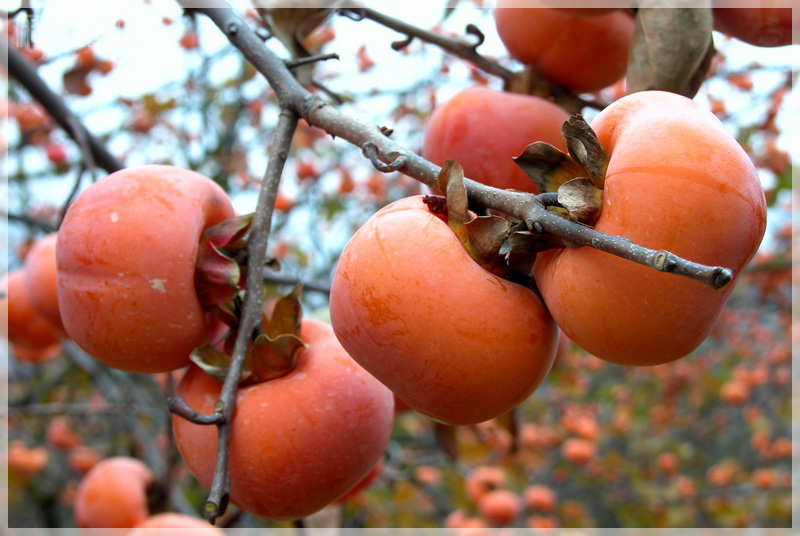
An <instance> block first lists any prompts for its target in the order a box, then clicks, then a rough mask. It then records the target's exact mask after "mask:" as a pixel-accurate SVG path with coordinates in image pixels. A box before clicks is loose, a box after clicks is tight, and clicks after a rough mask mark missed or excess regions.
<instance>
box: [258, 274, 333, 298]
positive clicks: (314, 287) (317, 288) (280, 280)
mask: <svg viewBox="0 0 800 536" xmlns="http://www.w3.org/2000/svg"><path fill="white" fill-rule="evenodd" d="M264 282H265V283H271V284H273V285H289V286H292V287H293V286H295V285H297V284H298V283H300V284H301V285H302V286H303V292H304V293H305V292H319V293H320V294H330V293H331V284H330V283H319V282H316V281H306V280H303V279H298V278H296V277H289V276H279V275H275V274H264Z"/></svg>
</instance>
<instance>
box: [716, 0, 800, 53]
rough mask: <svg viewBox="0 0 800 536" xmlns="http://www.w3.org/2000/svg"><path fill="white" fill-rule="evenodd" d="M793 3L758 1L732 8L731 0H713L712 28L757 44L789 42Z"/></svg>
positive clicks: (783, 44) (787, 43)
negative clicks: (727, 0)
mask: <svg viewBox="0 0 800 536" xmlns="http://www.w3.org/2000/svg"><path fill="white" fill-rule="evenodd" d="M792 3H793V2H791V1H789V0H759V1H758V2H752V1H748V2H746V3H744V2H742V4H744V5H745V6H746V7H731V5H732V4H731V3H730V2H720V1H719V0H714V2H713V4H714V29H715V30H717V31H719V32H722V33H725V34H728V35H730V36H732V37H735V38H737V39H740V40H742V41H744V42H745V43H749V44H751V45H755V46H759V47H780V46H785V45H791V44H792ZM717 5H724V7H716V6H717ZM795 9H797V7H796V6H795Z"/></svg>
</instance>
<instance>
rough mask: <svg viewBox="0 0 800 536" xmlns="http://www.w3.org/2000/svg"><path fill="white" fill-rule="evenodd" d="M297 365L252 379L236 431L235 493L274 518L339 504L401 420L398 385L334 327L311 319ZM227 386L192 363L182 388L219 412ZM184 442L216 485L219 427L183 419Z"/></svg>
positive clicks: (243, 393) (202, 476)
mask: <svg viewBox="0 0 800 536" xmlns="http://www.w3.org/2000/svg"><path fill="white" fill-rule="evenodd" d="M300 336H301V338H302V339H303V341H305V342H306V343H307V344H308V348H303V349H300V350H299V351H298V354H297V357H298V361H297V366H296V368H295V369H294V370H293V371H292V372H291V373H289V374H288V375H286V376H283V377H280V378H277V379H273V380H270V381H266V382H262V383H256V384H253V385H248V386H243V387H241V388H240V389H239V391H238V393H237V401H236V410H235V413H234V417H233V422H232V423H231V427H232V428H231V438H230V478H231V491H230V500H231V502H233V503H235V504H236V505H238V506H239V507H241V508H243V509H244V510H247V511H248V512H252V513H254V514H256V515H259V516H263V517H266V518H268V519H276V520H287V519H299V518H302V517H305V516H307V515H310V514H312V513H314V512H316V511H318V510H320V509H321V508H323V507H324V506H326V505H328V504H330V503H331V502H333V501H335V500H336V499H337V498H339V497H341V496H342V495H344V494H345V493H346V492H347V491H348V490H350V489H351V488H353V486H355V485H356V484H357V483H358V482H359V481H360V480H361V479H363V478H364V477H365V476H366V475H367V473H369V472H370V470H372V469H373V468H374V466H375V464H376V463H377V461H378V460H379V459H380V458H381V456H382V455H383V451H384V449H385V448H386V446H387V444H388V441H389V435H390V433H391V429H392V423H393V421H394V408H393V397H392V393H391V391H389V390H388V389H387V388H386V387H384V386H383V385H381V384H380V383H379V382H378V381H377V380H376V379H375V378H373V377H372V376H370V375H369V374H368V373H367V372H366V371H365V370H364V369H363V368H361V367H360V366H359V365H358V364H357V363H356V362H355V361H354V360H353V359H352V358H351V357H350V356H349V355H347V353H346V352H345V350H344V348H342V347H341V345H340V344H339V342H338V341H337V340H336V337H335V336H334V334H333V330H332V329H331V327H330V326H328V325H327V324H323V323H321V322H317V321H314V320H304V321H303V323H302V326H301V331H300ZM221 387H222V384H221V383H220V382H219V381H217V380H215V379H214V378H212V377H210V376H208V375H207V374H205V373H204V372H203V371H202V370H201V369H200V368H199V367H196V366H192V367H191V368H190V369H189V370H188V371H187V373H186V375H185V376H184V377H183V379H182V380H181V382H180V384H179V385H178V388H177V394H178V395H179V396H181V397H183V398H184V399H185V400H186V402H187V403H188V404H189V405H190V406H191V407H193V408H194V409H195V410H196V411H198V412H200V413H213V406H214V403H215V402H216V400H217V399H218V398H219V393H220V390H221ZM172 425H173V429H174V432H175V442H176V444H177V446H178V450H179V451H180V453H181V455H182V457H183V459H184V461H185V462H186V465H187V466H188V468H189V470H190V471H191V472H192V474H194V476H195V478H197V480H198V481H199V482H200V483H201V484H202V485H204V486H206V487H210V486H211V482H212V480H213V473H214V459H215V456H216V445H217V429H216V427H213V426H202V425H197V424H193V423H191V422H189V421H187V420H185V419H182V418H180V417H176V416H174V417H173V419H172Z"/></svg>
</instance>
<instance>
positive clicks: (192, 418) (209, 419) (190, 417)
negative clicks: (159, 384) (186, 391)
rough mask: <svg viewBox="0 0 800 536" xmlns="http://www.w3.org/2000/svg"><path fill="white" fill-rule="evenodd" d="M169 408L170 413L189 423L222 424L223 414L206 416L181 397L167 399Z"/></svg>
mask: <svg viewBox="0 0 800 536" xmlns="http://www.w3.org/2000/svg"><path fill="white" fill-rule="evenodd" d="M167 408H168V409H169V412H170V413H172V414H174V415H177V416H178V417H182V418H184V419H186V420H187V421H189V422H193V423H194V424H203V425H208V424H219V423H221V422H222V414H220V413H214V414H212V415H204V414H202V413H198V412H196V411H195V410H193V409H192V407H191V406H189V404H188V403H186V400H184V399H183V398H182V397H180V396H171V397H169V398H168V399H167Z"/></svg>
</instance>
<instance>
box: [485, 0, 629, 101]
mask: <svg viewBox="0 0 800 536" xmlns="http://www.w3.org/2000/svg"><path fill="white" fill-rule="evenodd" d="M520 5H523V3H522V2H520V0H498V2H497V8H496V9H495V11H494V18H495V23H496V25H497V33H498V34H499V35H500V39H502V41H503V44H504V45H505V47H506V49H508V52H509V53H510V54H511V55H512V56H513V57H514V58H516V59H518V60H519V61H521V62H522V63H526V64H532V65H533V66H534V67H535V68H536V70H537V71H538V72H539V73H541V74H542V76H544V77H545V78H547V79H548V80H550V81H551V82H553V83H555V84H557V85H559V86H563V87H565V88H568V89H571V90H572V91H574V92H576V93H582V92H586V91H597V90H600V89H603V88H604V87H607V86H610V85H611V84H613V83H614V82H616V81H617V80H619V79H620V78H622V77H623V76H624V75H625V71H626V70H627V68H628V52H629V50H630V43H631V38H632V37H633V19H632V18H631V17H630V16H629V15H628V14H627V13H625V12H623V11H615V12H613V13H608V14H606V15H602V16H598V17H579V16H572V15H567V14H565V13H562V12H559V11H556V10H555V9H549V8H544V7H543V5H542V4H541V3H540V2H538V1H537V0H530V1H529V2H526V3H524V5H527V7H526V8H523V7H519V6H520ZM510 6H515V7H510ZM534 8H539V9H534Z"/></svg>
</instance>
